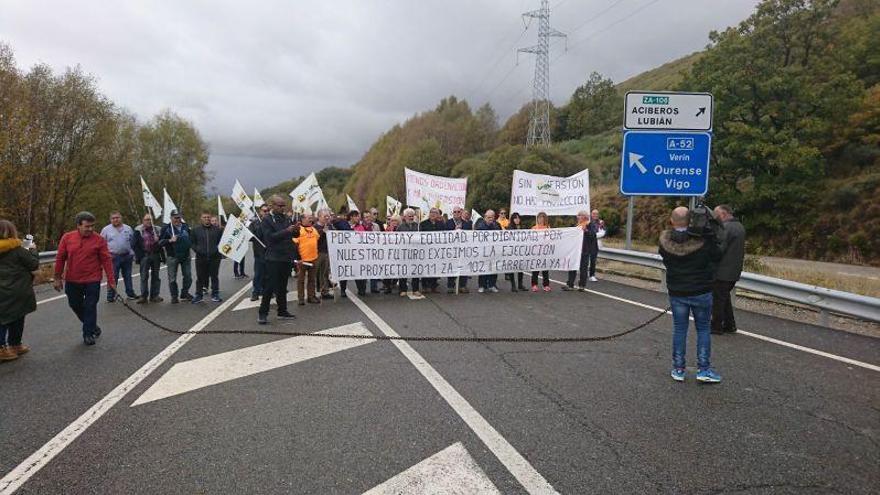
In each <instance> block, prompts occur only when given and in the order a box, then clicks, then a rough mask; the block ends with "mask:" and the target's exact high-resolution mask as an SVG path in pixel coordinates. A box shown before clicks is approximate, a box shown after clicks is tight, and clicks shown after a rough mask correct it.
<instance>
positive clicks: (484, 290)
mask: <svg viewBox="0 0 880 495" xmlns="http://www.w3.org/2000/svg"><path fill="white" fill-rule="evenodd" d="M477 292H479V293H480V294H482V293H484V292H486V289H484V288H482V287H480V288H479V289H477Z"/></svg>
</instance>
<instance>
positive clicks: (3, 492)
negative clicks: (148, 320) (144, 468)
mask: <svg viewBox="0 0 880 495" xmlns="http://www.w3.org/2000/svg"><path fill="white" fill-rule="evenodd" d="M250 288H251V284H246V285H245V286H244V287H242V288H241V289H240V290H239V291H238V292H236V293H235V295H233V296H232V297H230V298H229V299H227V300H226V301H225V302H223V303H222V304H220V306H217V308H216V309H214V311H211V312H210V313H209V314H208V315H207V316H205V317H204V318H202V320H201V321H199V322H198V323H196V324H195V325H193V326H192V327H191V328H190V329H189V331H191V332H200V331H202V330H204V328H205V327H207V326H208V324H210V323H211V322H212V321H214V320H215V319H216V318H217V317H218V316H220V315H221V314H222V313H223V312H224V311H226V310H227V309H229V307H231V306H232V305H233V303H234V302H235V301H236V300H237V299H238V298H239V297H241V296H242V294H244V293H245V292H247V291H248V290H250ZM195 335H196V334H195V333H187V334H184V335H181V336H180V337H178V338H177V340H175V341H174V342H172V343H171V344H170V345H169V346H168V347H166V348H165V349H164V350H163V351H162V352H160V353H159V354H157V355H156V356H155V357H153V359H150V360H149V361H148V362H147V364H145V365H143V366H142V367H141V368H140V369H139V370H137V371H135V372H134V374H132V375H131V376H130V377H128V378H127V379H126V380H125V381H124V382H122V383H120V384H119V385H118V386H117V387H116V388H114V389H113V390H112V391H110V393H109V394H107V395H106V396H104V398H103V399H101V400H99V401H98V402H97V403H96V404H95V405H94V406H92V407H90V408H89V410H88V411H86V412H84V413H83V414H82V416H80V417H79V418H77V419H76V421H74V422H73V423H71V424H70V425H68V426H67V427H66V428H64V429H63V430H61V432H60V433H58V434H57V435H55V437H54V438H52V439H51V440H49V441H48V442H46V444H45V445H43V446H42V447H40V448H39V450H37V451H36V452H34V453H33V454H31V455H30V457H28V458H27V459H25V460H24V462H22V463H21V464H19V465H18V466H16V467H15V468H14V469H13V470H12V471H10V472H8V473H6V475H5V476H3V478H2V479H0V495H10V494H12V493H13V492H15V491H16V490H18V489H19V488H21V486H22V485H23V484H24V483H25V482H26V481H27V480H29V479H30V478H31V476H33V475H34V474H36V473H37V472H38V471H39V470H40V469H42V468H44V467H45V466H46V464H48V463H49V462H50V461H51V460H52V459H54V458H55V456H57V455H58V454H60V453H61V451H63V450H64V449H65V447H67V446H68V445H70V443H71V442H73V441H74V440H76V439H77V437H79V436H80V435H81V434H82V433H83V432H84V431H86V429H88V428H89V427H90V426H91V425H92V424H94V423H95V422H96V421H97V420H99V419H100V418H101V416H103V415H104V414H106V413H107V411H109V410H110V409H111V408H112V407H113V406H115V405H116V404H117V403H118V402H119V401H120V400H122V398H123V397H125V395H126V394H127V393H128V392H129V391H131V389H133V388H135V387H136V386H137V385H138V384H139V383H141V382H142V381H143V380H144V379H145V378H146V377H148V376H150V373H152V372H153V371H154V370H155V369H156V368H158V367H159V366H161V365H162V363H164V362H165V361H166V360H168V358H170V357H171V356H172V355H173V354H174V353H175V352H177V351H178V350H179V349H180V348H181V347H183V346H184V345H185V344H186V343H187V342H189V341H190V340H191V339H192V338H193V337H195Z"/></svg>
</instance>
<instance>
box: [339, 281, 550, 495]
mask: <svg viewBox="0 0 880 495" xmlns="http://www.w3.org/2000/svg"><path fill="white" fill-rule="evenodd" d="M348 297H349V299H350V300H351V302H353V303H354V304H355V305H356V306H357V307H358V309H360V310H361V312H362V313H364V314H365V315H367V318H369V319H370V321H372V322H373V324H374V325H376V328H378V329H379V331H380V332H382V333H383V334H385V335H388V336H390V337H399V336H400V334H398V333H397V332H395V331H394V329H393V328H391V325H389V324H388V323H387V322H386V321H385V320H383V319H382V317H380V316H379V315H377V314H376V312H375V311H373V310H372V309H370V307H369V306H367V304H366V303H365V302H363V301H362V300H361V299H360V298H359V297H358V296H356V295H354V294H353V293H351V292H349V293H348ZM391 343H392V344H394V346H395V347H397V349H398V350H399V351H400V352H401V353H402V354H403V355H404V356H406V359H407V360H409V362H410V363H412V365H413V366H415V367H416V369H417V370H419V373H421V374H422V376H424V377H425V379H426V380H428V382H429V383H430V384H431V386H432V387H434V390H436V391H437V393H439V394H440V396H441V397H443V399H444V400H445V401H446V403H447V404H449V406H450V407H451V408H452V409H453V410H454V411H455V412H456V414H458V416H459V417H460V418H461V419H462V420H463V421H464V422H465V424H467V425H468V427H470V429H471V430H473V432H474V433H475V434H476V435H477V437H479V438H480V440H482V441H483V443H484V444H486V447H488V448H489V450H491V451H492V453H493V454H495V457H497V458H498V460H499V461H501V464H504V467H506V468H507V470H508V471H510V474H512V475H513V477H514V478H516V480H517V481H519V483H520V484H521V485H522V486H523V488H525V490H526V492H528V493H529V494H531V495H558V492H557V491H556V490H555V489H554V488H553V486H552V485H550V483H548V482H547V480H546V479H544V477H543V476H541V473H539V472H538V471H536V470H535V468H534V466H532V465H531V464H529V461H528V460H526V458H525V457H523V456H522V454H520V453H519V452H517V450H516V449H515V448H513V445H510V442H508V441H507V440H506V439H505V438H504V437H503V436H501V434H500V433H498V430H496V429H495V428H494V427H493V426H492V425H491V424H490V423H489V422H488V421H486V418H484V417H483V416H481V415H480V413H479V412H477V410H476V409H474V406H472V405H471V404H470V403H469V402H468V401H467V399H465V398H464V397H463V396H462V395H461V394H460V393H458V391H457V390H455V389H454V388H453V387H452V385H450V384H449V382H447V381H446V379H445V378H443V376H442V375H441V374H440V373H439V372H438V371H437V370H436V369H434V367H433V366H431V364H430V363H428V361H426V360H425V358H423V357H422V355H421V354H419V353H418V352H416V350H415V349H413V348H412V346H411V345H409V342H405V341H403V340H392V341H391ZM429 493H430V492H429Z"/></svg>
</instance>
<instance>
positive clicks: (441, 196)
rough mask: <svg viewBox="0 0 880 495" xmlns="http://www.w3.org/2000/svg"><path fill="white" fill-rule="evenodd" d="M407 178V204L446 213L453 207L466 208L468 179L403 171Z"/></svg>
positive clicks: (408, 170) (406, 169)
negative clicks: (438, 209) (437, 209)
mask: <svg viewBox="0 0 880 495" xmlns="http://www.w3.org/2000/svg"><path fill="white" fill-rule="evenodd" d="M403 171H404V174H405V177H406V204H407V206H412V207H418V208H421V209H423V210H426V212H427V210H430V209H431V208H440V209H441V210H443V212H444V213H449V212H452V208H453V207H456V206H458V207H461V208H464V201H465V199H466V197H467V177H465V178H464V179H455V178H452V177H439V176H436V175H429V174H423V173H421V172H416V171H415V170H410V169H408V168H405V169H403Z"/></svg>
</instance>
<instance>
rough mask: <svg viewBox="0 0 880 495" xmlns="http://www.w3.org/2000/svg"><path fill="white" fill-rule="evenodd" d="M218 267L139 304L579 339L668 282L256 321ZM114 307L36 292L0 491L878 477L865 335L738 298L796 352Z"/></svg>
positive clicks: (549, 486) (680, 484) (3, 407)
mask: <svg viewBox="0 0 880 495" xmlns="http://www.w3.org/2000/svg"><path fill="white" fill-rule="evenodd" d="M221 270H222V283H221V286H222V287H224V291H223V292H224V295H225V296H226V297H227V301H226V302H224V303H223V304H215V303H203V304H200V305H189V304H180V305H177V306H172V305H170V304H167V303H164V304H151V305H147V306H145V307H143V308H139V309H142V310H143V311H144V313H145V314H147V315H149V316H150V318H153V319H155V320H157V321H159V322H161V323H163V324H165V325H167V326H170V327H173V328H176V329H181V330H187V329H193V330H200V329H209V330H216V329H230V330H235V329H242V330H261V329H263V328H268V329H270V330H276V331H309V332H317V331H333V332H343V333H351V332H355V333H356V332H363V333H364V334H367V335H369V334H372V335H374V336H381V335H393V334H400V335H403V336H427V335H438V334H442V335H451V336H559V337H562V336H591V335H595V336H598V335H606V334H610V333H614V332H617V331H620V330H623V329H625V328H628V327H631V326H635V325H637V324H639V323H641V322H643V321H645V320H648V319H649V318H651V317H652V316H654V315H655V314H656V310H654V309H651V307H660V308H665V307H666V303H665V298H664V296H663V294H659V293H655V292H651V291H647V290H641V289H636V288H632V287H628V286H624V285H619V284H614V283H611V282H606V281H600V282H599V283H596V284H592V285H591V289H593V290H595V292H593V293H567V292H561V291H559V290H558V289H559V286H558V285H556V284H554V291H553V292H551V293H548V294H545V293H539V294H533V293H517V294H512V293H509V292H506V291H505V292H502V293H499V294H476V293H475V291H474V293H472V294H469V295H458V296H455V295H446V294H440V295H430V296H428V297H427V298H426V299H424V300H409V299H406V298H400V297H398V296H396V295H395V296H385V295H381V296H377V295H370V296H367V297H365V298H363V299H357V298H352V299H349V300H341V301H340V302H337V303H334V302H325V303H324V304H322V305H320V306H316V305H308V306H305V307H298V306H296V305H295V303H294V304H293V306H291V308H293V309H294V311H295V312H296V313H297V314H298V319H297V320H296V321H295V322H292V323H282V322H277V321H272V323H271V325H269V326H268V327H258V326H257V325H256V322H255V319H256V310H255V309H253V308H245V309H236V308H238V307H239V305H240V304H242V303H241V301H244V300H246V299H247V298H246V294H245V293H246V292H247V287H246V286H247V285H248V282H247V281H236V280H232V277H231V263H224V264H223V266H222V268H221ZM554 275H556V276H554V278H555V279H557V280H559V279H562V278H563V277H562V276H561V274H554ZM474 283H475V280H473V279H472V281H471V286H472V287H473V285H474ZM163 292H167V288H163ZM236 293H238V294H239V296H240V297H237V298H236V297H233V296H234V295H235V294H236ZM53 296H54V294H52V293H45V294H44V293H41V295H40V297H41V299H46V298H49V297H53ZM244 305H247V303H244ZM99 321H100V324H101V326H102V328H103V329H104V335H103V336H102V337H101V339H100V340H99V343H98V345H96V346H94V347H85V346H83V345H82V343H81V339H80V336H79V330H78V322H76V320H75V318H74V317H73V315H72V314H71V313H70V311H69V310H68V309H67V307H66V303H65V301H64V300H63V299H59V300H52V301H48V302H46V303H43V304H40V306H39V309H38V311H37V312H36V313H35V314H32V315H30V316H29V317H28V320H27V325H26V330H25V332H26V333H25V342H26V343H27V344H29V345H31V347H32V348H33V350H32V352H31V353H30V354H28V355H26V356H24V357H23V358H22V359H19V360H17V361H13V362H10V363H5V364H2V365H0V383H3V394H2V397H3V398H2V399H0V435H2V438H3V447H2V449H0V473H2V476H3V478H2V480H0V494H4V493H12V492H13V491H16V490H17V492H18V493H40V494H42V493H112V494H118V493H157V492H161V493H320V494H331V493H345V494H361V493H365V492H368V491H369V490H373V491H372V492H370V493H372V494H376V493H478V492H484V493H498V492H500V493H505V494H506V493H554V492H558V493H570V494H582V493H694V494H710V493H712V494H719V493H756V494H764V493H876V490H877V486H880V468H878V466H880V380H878V379H880V368H878V367H877V366H878V365H880V341H878V340H877V339H872V338H870V337H863V336H858V335H852V334H847V333H841V332H837V331H833V330H828V329H823V328H819V327H813V326H809V325H803V324H798V323H793V322H789V321H785V320H780V319H777V318H773V317H768V316H763V315H758V314H749V313H742V312H741V313H739V315H738V321H739V324H740V327H741V328H742V329H744V330H746V331H748V332H749V333H751V334H756V335H760V336H764V337H769V338H773V339H777V340H778V341H782V342H784V343H788V344H792V345H793V346H791V345H789V346H787V345H782V344H779V343H773V342H769V341H767V340H762V339H760V338H756V337H753V336H749V335H745V334H739V335H724V336H719V337H713V342H712V344H713V364H714V366H715V367H716V368H717V370H718V371H719V372H721V373H722V374H723V376H724V381H723V383H721V384H718V385H701V384H697V383H696V382H695V381H694V379H693V370H691V373H690V375H689V377H688V380H687V381H686V382H685V383H683V384H682V383H675V382H673V381H672V380H671V379H670V378H669V375H668V371H669V361H670V358H669V355H670V340H671V318H670V317H668V316H664V317H662V318H660V319H659V320H658V321H657V322H655V323H653V324H651V325H650V326H648V327H647V328H645V329H643V330H640V331H638V332H636V333H633V334H630V335H627V336H625V337H622V338H620V339H616V340H611V341H604V342H593V343H590V342H585V343H542V344H517V343H461V342H410V343H404V342H399V341H394V342H392V341H387V340H374V339H359V340H355V339H328V338H314V337H293V338H291V337H282V336H267V335H187V336H183V337H180V336H178V335H173V334H169V333H165V332H162V331H159V330H157V329H155V328H154V327H152V326H150V325H149V324H147V323H145V322H143V321H142V320H140V319H137V318H136V317H134V316H133V315H131V314H130V313H129V312H128V311H127V310H126V309H125V308H124V307H122V306H121V305H120V304H118V303H117V304H106V303H103V302H102V303H101V307H100V311H99ZM358 324H360V325H358ZM341 326H345V328H343V329H339V327H341ZM333 329H337V330H333ZM358 329H362V330H358ZM694 340H695V339H694V335H693V333H692V334H691V336H690V339H689V357H691V358H692V356H693V351H694V347H693V346H694ZM254 346H260V347H254ZM798 346H800V347H798ZM805 349H806V350H805ZM810 350H812V351H821V352H825V353H828V355H819V354H816V353H815V352H809V351H810ZM218 355H219V356H218ZM839 358H848V359H850V360H852V361H850V362H845V361H841V360H840V359H839ZM690 361H691V362H693V359H691V360H690ZM493 487H494V488H493Z"/></svg>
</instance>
